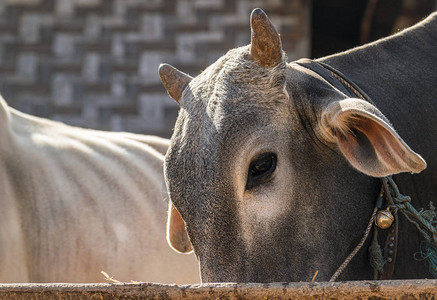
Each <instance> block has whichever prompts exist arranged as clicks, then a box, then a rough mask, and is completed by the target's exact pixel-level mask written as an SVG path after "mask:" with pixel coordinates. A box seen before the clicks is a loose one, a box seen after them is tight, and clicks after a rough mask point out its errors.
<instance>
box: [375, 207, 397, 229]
mask: <svg viewBox="0 0 437 300" xmlns="http://www.w3.org/2000/svg"><path fill="white" fill-rule="evenodd" d="M394 220H395V218H394V217H393V215H392V214H391V212H390V211H389V210H388V209H387V210H380V211H378V213H377V214H376V218H375V225H376V226H378V227H379V228H381V229H387V228H390V226H391V224H393V221H394Z"/></svg>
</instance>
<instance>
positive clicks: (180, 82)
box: [158, 64, 193, 103]
mask: <svg viewBox="0 0 437 300" xmlns="http://www.w3.org/2000/svg"><path fill="white" fill-rule="evenodd" d="M158 73H159V77H160V78H161V82H162V84H163V85H164V87H165V89H166V90H167V93H168V94H169V95H170V97H172V98H173V99H175V100H176V102H177V103H179V99H180V98H181V96H182V92H183V91H184V88H185V87H186V86H187V85H188V84H189V83H190V81H191V79H193V78H192V77H191V76H190V75H188V74H185V73H184V72H181V71H179V70H178V69H176V68H175V67H172V66H170V65H169V64H161V65H160V66H159V69H158Z"/></svg>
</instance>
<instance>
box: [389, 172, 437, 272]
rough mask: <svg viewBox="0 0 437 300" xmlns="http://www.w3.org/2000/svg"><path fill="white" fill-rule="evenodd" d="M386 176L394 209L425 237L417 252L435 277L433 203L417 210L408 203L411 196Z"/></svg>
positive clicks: (436, 246) (436, 245)
mask: <svg viewBox="0 0 437 300" xmlns="http://www.w3.org/2000/svg"><path fill="white" fill-rule="evenodd" d="M386 178H387V180H388V183H389V184H390V187H391V191H390V194H391V195H392V198H393V202H394V205H395V209H398V210H400V211H401V212H402V214H403V215H404V216H405V217H406V218H407V219H408V220H409V221H410V222H411V223H413V224H414V225H415V226H416V228H417V229H418V230H419V232H420V233H421V234H422V237H423V238H424V239H425V240H424V241H423V242H422V243H421V244H420V253H419V254H420V255H421V259H426V260H428V263H429V271H430V272H431V274H432V275H433V276H434V277H437V229H436V228H435V227H434V225H433V223H436V222H437V220H436V218H437V214H436V211H435V207H434V205H433V203H432V202H430V205H429V206H430V209H429V210H423V209H421V210H420V211H417V210H416V209H415V208H414V207H413V206H412V205H411V204H410V201H411V198H410V197H408V196H404V195H402V194H401V193H400V192H399V189H398V187H397V186H396V184H395V182H394V181H393V179H392V178H391V176H389V177H386Z"/></svg>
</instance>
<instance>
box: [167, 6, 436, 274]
mask: <svg viewBox="0 0 437 300" xmlns="http://www.w3.org/2000/svg"><path fill="white" fill-rule="evenodd" d="M251 26H252V41H251V45H249V46H247V47H242V48H238V49H233V50H231V51H229V52H228V53H227V54H226V55H224V56H223V57H222V58H220V59H219V60H218V61H217V62H215V63H214V64H212V65H211V66H210V67H209V68H207V69H206V70H205V71H204V72H203V73H201V74H200V75H199V76H197V77H195V78H194V79H192V80H191V79H190V78H189V77H187V76H186V75H185V74H182V75H181V74H178V73H177V71H175V69H172V68H170V67H168V66H165V65H164V66H162V67H161V69H160V74H161V78H162V81H163V83H164V85H165V86H166V88H167V89H168V91H169V94H170V95H171V96H172V97H173V98H175V99H176V100H178V102H179V103H180V106H181V110H180V113H179V116H178V120H177V122H176V126H175V131H174V134H173V136H172V138H171V145H170V148H169V151H168V152H167V156H166V162H165V175H166V182H167V186H168V189H169V193H170V200H171V201H172V203H173V204H174V206H175V207H176V208H177V210H178V211H179V212H180V215H181V216H182V218H183V219H184V220H185V223H186V230H187V232H188V235H189V238H190V241H191V243H192V246H193V248H194V251H195V252H196V255H197V256H198V258H199V262H200V266H201V274H202V280H203V281H238V282H251V281H252V282H253V281H254V282H272V281H309V280H311V279H312V278H313V276H314V274H315V273H316V272H318V277H317V280H328V279H329V278H330V277H331V276H332V275H333V273H334V272H335V271H336V269H337V268H338V267H339V266H340V264H341V263H342V262H343V261H344V259H345V258H346V257H347V256H348V254H349V253H350V252H351V251H352V250H353V249H354V248H355V246H356V245H357V244H358V243H359V241H360V239H361V238H362V234H363V232H364V229H365V228H366V226H367V223H368V221H369V218H370V216H371V214H372V210H373V208H374V203H375V199H376V197H377V196H378V194H379V192H380V188H381V184H380V180H379V179H378V178H379V177H384V176H388V175H393V174H399V173H402V174H400V175H396V176H395V177H394V179H395V181H396V182H397V183H398V185H399V186H400V189H401V192H403V193H404V194H409V195H411V196H412V198H413V204H414V205H415V206H416V207H417V208H425V209H427V208H428V205H429V201H430V200H432V199H433V197H435V195H436V189H437V185H436V182H437V177H436V172H437V165H436V159H437V156H436V155H435V149H436V146H437V145H436V144H437V142H436V141H435V139H433V138H430V137H431V136H433V134H434V133H437V132H436V131H437V126H436V124H435V122H434V119H435V116H436V115H437V114H436V113H437V112H436V108H435V103H436V94H437V91H436V84H435V83H436V82H437V72H436V70H437V14H433V15H431V16H430V17H429V18H428V19H427V20H425V21H423V22H422V23H421V24H418V25H416V26H415V27H413V28H411V29H409V30H407V31H405V32H402V33H399V34H397V35H395V36H393V37H390V38H388V39H384V40H381V41H378V42H375V43H373V44H370V45H367V46H364V47H361V48H358V49H354V50H351V51H349V52H346V53H342V54H339V55H335V56H332V57H327V58H323V59H321V60H320V61H323V62H325V63H328V64H330V65H332V66H333V67H335V68H337V69H338V70H340V71H341V72H342V73H344V74H345V75H346V76H347V77H348V78H350V79H351V80H352V81H353V82H355V83H356V84H357V85H358V86H360V87H361V88H362V89H363V90H364V91H365V92H366V93H367V94H368V95H369V96H370V98H371V99H372V100H373V101H374V102H375V103H370V102H367V101H364V100H361V99H358V98H357V97H356V96H355V95H353V94H348V93H346V92H345V91H342V90H339V89H338V88H336V87H335V86H333V85H332V84H331V83H329V81H327V80H326V79H325V78H324V77H323V76H321V75H320V74H317V73H315V72H314V71H312V70H310V69H308V68H306V67H304V66H302V65H301V64H297V63H286V58H285V56H284V54H283V53H282V49H281V43H280V39H279V36H278V34H277V33H276V30H275V29H274V27H273V26H272V25H271V23H270V22H269V20H268V18H267V16H266V15H265V14H264V13H263V12H262V11H261V10H259V9H256V10H254V12H253V13H252V16H251ZM172 80H173V81H174V82H177V84H176V83H174V82H173V84H169V82H171V81H172ZM178 89H179V91H178ZM182 90H183V92H182ZM396 130H397V131H396ZM413 150H414V151H413ZM415 151H417V153H419V154H420V155H419V154H417V153H416V152H415ZM421 155H423V158H422V157H421ZM425 160H426V161H427V163H428V168H427V169H426V170H425V171H423V172H422V173H421V174H419V175H412V174H409V173H420V172H421V171H422V170H424V169H425V168H426V163H425ZM405 172H408V173H405ZM399 219H400V223H401V224H400V228H401V229H400V240H399V246H398V247H399V248H398V258H397V263H396V268H395V272H394V277H393V278H424V277H429V276H430V274H429V273H428V265H427V262H426V260H420V259H419V260H417V259H415V258H418V256H417V252H419V251H420V243H421V237H420V235H419V233H418V232H417V230H416V228H415V227H414V226H413V225H411V224H409V223H408V222H407V221H405V220H404V219H403V218H402V216H400V218H399ZM175 227H176V226H175ZM169 230H170V231H171V230H172V226H171V223H170V226H169ZM179 231H180V230H179V229H178V232H179ZM385 235H386V232H385V231H380V232H379V236H380V237H384V236H385ZM368 246H369V242H367V244H365V246H364V249H367V248H368ZM176 248H179V249H184V248H187V249H189V247H182V246H176ZM364 249H363V250H361V251H360V252H359V253H358V255H357V256H356V257H355V258H354V259H353V261H352V262H351V264H350V265H349V266H348V268H347V269H346V270H345V271H344V272H343V274H342V275H341V277H340V279H341V280H357V279H362V280H363V279H372V278H373V270H372V268H371V267H370V264H369V262H368V255H367V251H366V250H364Z"/></svg>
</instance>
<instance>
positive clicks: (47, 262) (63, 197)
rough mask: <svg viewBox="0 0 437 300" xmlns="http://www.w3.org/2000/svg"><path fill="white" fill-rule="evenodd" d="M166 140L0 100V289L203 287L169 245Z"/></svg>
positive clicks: (193, 266) (187, 260) (191, 261)
mask: <svg viewBox="0 0 437 300" xmlns="http://www.w3.org/2000/svg"><path fill="white" fill-rule="evenodd" d="M167 146H168V141H167V140H166V139H162V138H158V137H153V136H143V135H136V134H129V133H115V132H104V131H96V130H89V129H83V128H78V127H72V126H68V125H65V124H62V123H59V122H53V121H50V120H46V119H42V118H37V117H33V116H30V115H27V114H24V113H21V112H19V111H17V110H15V109H12V108H10V107H8V106H7V104H6V102H5V101H4V100H3V98H1V97H0V282H101V281H104V278H103V275H102V274H101V273H100V272H101V271H102V270H103V271H105V272H107V273H108V274H109V275H110V276H113V277H114V278H115V279H117V280H120V281H130V280H136V281H153V282H162V283H173V282H174V283H196V282H199V281H200V279H199V274H198V265H197V262H196V259H195V257H194V255H193V254H191V255H188V256H187V255H181V254H178V253H175V252H174V251H173V250H172V249H171V248H170V247H169V246H168V244H167V241H166V216H167V202H166V201H165V200H164V198H165V197H166V195H167V193H166V190H165V184H164V179H163V174H162V164H163V153H164V152H165V151H166V149H167Z"/></svg>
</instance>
